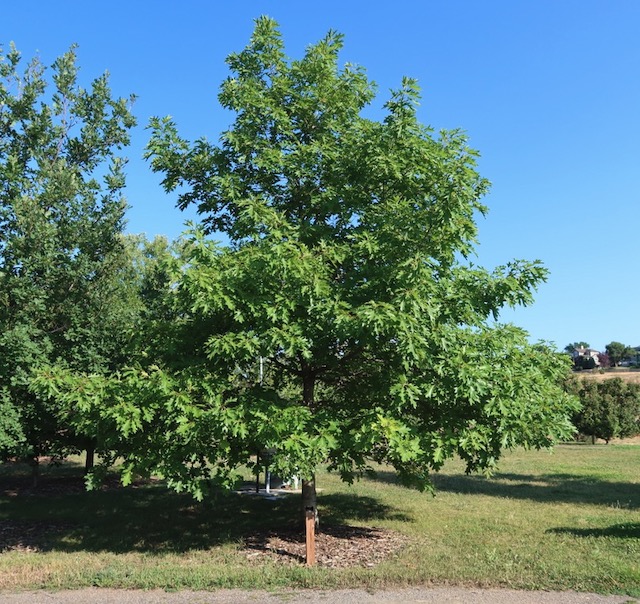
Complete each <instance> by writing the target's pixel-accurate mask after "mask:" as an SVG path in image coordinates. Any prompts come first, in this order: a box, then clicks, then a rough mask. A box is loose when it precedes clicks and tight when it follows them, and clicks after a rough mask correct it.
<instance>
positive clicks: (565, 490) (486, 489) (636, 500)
mask: <svg viewBox="0 0 640 604" xmlns="http://www.w3.org/2000/svg"><path fill="white" fill-rule="evenodd" d="M432 479H433V484H434V486H435V488H436V492H437V491H440V492H447V493H459V494H463V495H489V496H491V497H502V498H510V499H530V500H532V501H539V502H549V503H557V502H560V503H583V504H590V505H599V506H607V507H615V508H624V509H638V508H640V484H635V483H630V482H612V481H606V480H602V479H600V478H595V477H591V476H584V475H574V474H540V475H533V474H508V473H505V474H501V473H497V474H496V475H495V476H493V477H492V478H485V477H484V476H478V475H464V474H446V473H437V474H433V476H432ZM372 480H376V481H380V482H385V483H388V484H399V483H398V481H397V477H396V475H395V473H394V472H388V471H381V472H377V476H376V477H375V478H373V479H372Z"/></svg>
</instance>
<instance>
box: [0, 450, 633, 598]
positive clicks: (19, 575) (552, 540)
mask: <svg viewBox="0 0 640 604" xmlns="http://www.w3.org/2000/svg"><path fill="white" fill-rule="evenodd" d="M638 468H640V447H638V446H625V445H609V446H605V445H595V446H590V445H578V444H571V445H561V446H558V447H557V448H556V449H555V450H554V452H553V453H549V452H546V451H545V452H542V451H538V452H525V451H515V452H512V453H510V454H508V455H507V456H506V457H505V458H504V460H503V461H502V463H501V466H500V473H498V474H497V475H496V476H494V477H493V478H491V479H486V478H483V477H478V476H466V475H465V474H464V472H462V468H461V466H460V465H459V464H458V463H450V464H448V465H447V466H446V467H445V469H444V470H443V471H442V472H440V473H439V474H438V475H437V476H435V480H434V481H435V483H436V486H437V489H438V491H437V494H436V496H435V497H434V496H432V495H431V494H428V493H420V492H418V491H415V490H410V489H406V488H404V487H401V486H399V485H397V484H395V476H394V474H393V473H391V472H389V471H388V470H387V469H385V468H380V471H379V473H378V475H377V477H376V478H371V479H363V480H361V481H360V482H358V483H356V484H355V485H353V486H351V487H350V486H347V485H344V484H342V483H340V482H339V480H338V479H337V478H336V477H335V476H332V475H327V474H321V475H320V476H319V486H320V487H321V489H322V492H321V494H320V514H321V536H320V541H321V542H323V540H324V541H326V540H328V539H331V540H333V541H332V543H333V544H334V545H335V546H336V549H335V550H334V554H335V555H337V553H338V552H341V551H342V552H347V554H346V555H347V557H348V556H349V555H350V554H349V552H350V551H352V552H353V551H354V550H360V549H361V548H360V546H359V545H358V543H360V544H363V543H364V541H365V540H368V541H369V544H368V546H367V549H368V556H367V557H365V559H364V560H363V559H359V558H358V557H357V555H355V557H354V560H352V561H351V562H352V563H349V561H348V560H347V563H345V564H336V565H334V567H332V566H331V562H330V560H329V562H327V565H325V566H319V567H317V568H314V569H307V568H305V567H304V566H303V564H302V563H301V562H300V560H299V559H298V558H297V557H296V554H295V552H294V549H295V546H296V543H294V541H295V540H296V537H295V535H296V534H297V533H296V530H297V523H296V522H295V519H296V517H297V514H298V511H299V505H300V501H299V495H297V494H290V495H286V496H281V497H277V498H276V499H275V500H268V499H265V498H260V497H256V496H255V495H254V496H251V495H248V494H235V493H231V494H223V493H221V494H220V495H219V496H217V497H216V498H215V500H213V501H209V502H207V503H204V504H197V503H194V502H193V501H192V500H190V499H189V498H187V497H185V496H182V495H177V494H175V493H172V492H168V491H167V490H166V489H165V488H164V487H163V486H162V485H161V484H159V483H151V484H148V483H145V484H139V485H134V486H131V487H127V488H122V487H118V486H117V485H115V484H112V485H108V486H107V487H105V488H104V489H103V490H101V491H95V492H90V493H86V492H84V491H83V490H82V479H81V477H80V476H79V470H80V469H79V466H78V465H77V464H67V465H65V466H63V467H60V468H52V469H50V470H48V471H47V472H46V474H45V477H44V480H43V483H42V487H41V491H40V492H39V493H34V492H32V491H31V490H30V488H29V481H28V478H27V476H26V469H22V468H20V467H16V466H11V465H4V466H0V473H1V474H0V548H1V550H2V552H3V553H2V554H1V555H0V590H16V589H25V588H45V587H46V588H49V589H55V588H79V587H85V586H92V585H93V586H104V587H120V588H153V587H160V588H165V589H180V588H192V589H215V588H218V587H244V588H269V589H277V588H281V587H297V588H302V587H322V588H331V587H354V586H360V587H367V588H375V587H391V586H405V585H416V584H431V585H445V584H448V585H465V586H484V587H510V588H519V589H553V590H568V589H575V590H579V591H596V592H601V593H624V594H629V595H634V596H638V595H640V476H639V473H638ZM21 472H24V473H25V474H24V475H23V474H22V473H21ZM347 527H351V528H347ZM372 527H374V528H376V529H379V530H378V531H372V530H369V529H370V528H372ZM300 536H301V535H300ZM350 540H351V541H350ZM339 542H342V544H343V545H344V544H345V543H346V544H347V547H346V548H343V549H342V550H341V549H340V548H339V547H337V545H338V544H339ZM350 542H352V544H351V548H350V547H349V543H350ZM273 543H276V544H279V545H278V547H275V546H273ZM270 544H271V545H270ZM354 544H355V545H354ZM398 548H399V549H398ZM292 552H293V553H292ZM376 553H379V554H380V555H379V556H378V558H375V554H376ZM374 558H375V559H374ZM379 560H382V561H380V562H379Z"/></svg>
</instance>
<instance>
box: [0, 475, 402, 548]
mask: <svg viewBox="0 0 640 604" xmlns="http://www.w3.org/2000/svg"><path fill="white" fill-rule="evenodd" d="M319 507H320V515H321V519H322V523H323V525H327V526H329V525H342V524H348V523H349V522H350V521H354V520H357V521H366V522H368V521H376V520H383V519H390V518H394V519H397V518H402V517H403V516H402V515H401V514H400V513H399V512H398V511H397V510H395V509H393V508H390V507H388V506H385V505H383V504H381V503H380V502H379V501H377V500H376V499H374V498H371V497H363V496H357V495H348V494H322V495H320V496H319ZM296 530H300V531H301V532H302V531H303V530H304V528H303V522H302V510H301V499H300V495H299V494H290V495H283V496H280V497H278V498H276V499H275V500H270V499H266V498H263V497H256V496H254V495H246V494H238V493H233V492H222V491H221V492H219V493H216V494H215V496H214V497H213V498H212V499H211V500H207V501H206V502H203V503H198V502H195V501H194V500H193V499H192V498H191V497H190V496H188V495H184V494H177V493H175V492H173V491H170V490H168V489H166V488H165V487H164V486H162V485H161V484H144V485H137V486H130V487H126V488H125V487H111V488H108V489H106V490H102V491H92V492H86V491H84V490H83V488H82V479H81V478H80V477H77V476H76V477H51V478H49V479H46V480H43V485H42V490H41V491H38V492H33V493H32V492H29V491H28V490H23V491H20V489H19V488H16V480H15V479H11V478H9V477H2V478H0V552H1V551H6V550H14V549H22V550H37V551H53V550H55V551H64V552H74V551H92V552H98V551H108V552H114V553H125V552H132V551H136V552H148V553H165V552H176V553H179V552H185V551H189V550H204V549H209V548H210V547H212V546H217V545H223V544H226V543H239V542H242V541H244V540H245V539H247V538H248V537H250V536H251V535H253V534H258V533H265V531H268V532H270V533H272V534H275V533H277V532H278V531H283V532H285V533H287V534H291V532H292V531H296Z"/></svg>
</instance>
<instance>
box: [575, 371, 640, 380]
mask: <svg viewBox="0 0 640 604" xmlns="http://www.w3.org/2000/svg"><path fill="white" fill-rule="evenodd" d="M574 375H575V377H577V378H585V379H589V380H596V381H598V382H601V381H603V380H610V379H612V378H620V379H621V380H624V381H625V382H629V383H631V384H640V371H639V370H637V369H636V370H633V369H625V368H623V367H616V368H614V369H605V370H604V371H603V372H602V373H601V372H600V371H597V370H593V371H579V372H576V373H574Z"/></svg>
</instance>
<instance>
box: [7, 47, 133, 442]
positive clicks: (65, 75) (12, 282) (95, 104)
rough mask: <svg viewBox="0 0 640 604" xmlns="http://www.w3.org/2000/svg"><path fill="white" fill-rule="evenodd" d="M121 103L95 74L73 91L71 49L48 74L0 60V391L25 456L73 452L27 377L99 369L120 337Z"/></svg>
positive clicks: (118, 349) (125, 112) (126, 292)
mask: <svg viewBox="0 0 640 604" xmlns="http://www.w3.org/2000/svg"><path fill="white" fill-rule="evenodd" d="M132 100H133V99H132V98H130V99H117V98H113V97H112V95H111V91H110V89H109V85H108V78H107V76H106V75H103V76H101V77H98V78H97V79H95V80H94V81H93V82H91V83H90V86H89V87H88V88H84V87H82V86H81V85H80V83H79V80H78V67H77V65H76V53H75V47H72V48H71V49H70V50H69V51H68V52H67V53H65V54H64V55H62V56H61V57H59V58H58V59H57V60H56V61H55V63H54V64H53V66H52V68H51V70H47V69H46V68H45V67H44V66H43V65H41V64H40V62H39V61H38V60H37V59H36V60H33V61H31V62H30V63H28V64H27V65H26V66H25V67H24V68H23V67H22V62H21V57H20V55H19V53H18V52H17V51H16V50H15V49H14V48H12V49H11V50H10V52H9V53H7V54H6V55H2V53H0V240H1V241H2V246H0V300H1V304H0V328H1V329H2V335H1V336H0V357H1V358H3V362H2V363H0V389H2V390H3V392H4V393H5V397H6V400H7V401H9V402H7V404H8V405H9V404H10V405H13V406H14V407H15V411H16V415H17V416H18V417H20V418H21V422H22V424H21V428H22V431H23V433H24V435H25V438H26V440H27V441H28V445H29V447H30V448H31V454H34V453H36V452H37V454H44V453H45V452H46V451H47V449H49V450H50V448H51V447H52V446H53V445H54V444H55V443H57V445H56V447H57V448H58V449H60V448H64V447H66V446H69V447H72V448H73V447H75V446H76V445H75V443H74V444H71V443H70V442H68V440H69V439H66V436H68V435H69V433H68V431H66V430H62V429H60V425H59V424H58V421H59V420H60V417H59V412H60V409H59V408H58V405H57V404H54V402H53V401H52V400H49V399H43V398H41V397H40V396H39V395H37V394H35V393H34V392H32V391H29V388H30V381H31V379H32V374H33V372H36V371H39V370H41V369H42V368H43V367H46V366H48V365H49V364H51V363H59V364H61V365H62V366H66V367H72V368H74V369H75V370H77V371H87V372H91V371H106V370H108V369H109V368H110V367H113V366H114V365H115V364H117V363H118V360H119V359H120V358H121V355H122V354H123V349H124V347H125V343H126V341H127V339H128V338H129V337H130V333H131V323H130V319H131V316H132V312H133V311H132V309H131V306H133V305H135V303H134V301H133V300H132V299H131V298H132V288H131V285H130V283H128V282H127V271H128V268H127V267H126V260H127V252H126V250H125V247H126V244H125V242H124V240H123V238H122V234H121V233H122V229H123V224H124V222H123V220H124V210H125V202H124V200H123V198H122V189H123V187H124V175H123V166H124V164H125V162H126V160H125V158H123V157H121V156H120V155H119V151H120V150H121V148H122V147H124V146H126V145H127V144H128V142H129V134H128V131H129V129H130V128H131V127H132V126H133V125H134V124H135V119H134V117H133V116H132V114H131V113H130V111H129V108H130V104H131V102H132ZM16 378H17V379H16ZM62 434H65V437H64V438H63V437H62V436H61V435H62ZM76 436H78V435H74V439H75V437H76ZM72 440H73V439H72ZM61 441H65V442H64V443H62V444H60V443H61Z"/></svg>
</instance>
